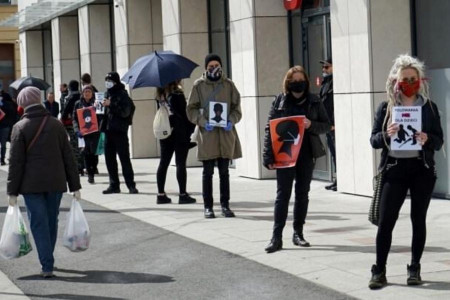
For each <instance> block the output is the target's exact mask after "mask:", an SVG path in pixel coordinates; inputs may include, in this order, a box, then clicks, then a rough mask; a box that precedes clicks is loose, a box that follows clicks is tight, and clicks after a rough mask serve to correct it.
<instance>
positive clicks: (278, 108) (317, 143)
mask: <svg viewBox="0 0 450 300" xmlns="http://www.w3.org/2000/svg"><path fill="white" fill-rule="evenodd" d="M306 97H307V103H308V106H307V112H306V117H307V118H308V119H309V120H310V121H311V126H310V127H309V128H308V129H306V130H305V139H309V142H310V144H311V151H312V155H313V158H319V157H321V156H324V155H325V154H326V152H325V148H324V146H323V144H322V142H321V140H320V137H319V135H320V134H324V133H327V132H328V131H330V130H331V125H330V123H329V120H328V115H327V112H326V110H325V107H324V106H323V103H322V102H321V101H320V99H319V98H318V97H317V96H315V95H313V94H310V93H308V94H307V95H306ZM289 98H290V97H289V95H285V94H279V95H278V96H276V97H275V100H274V101H273V103H272V108H271V110H270V112H269V120H268V122H267V125H266V129H265V131H266V135H265V138H264V151H263V164H264V166H265V167H267V166H268V165H269V164H273V163H274V155H273V150H272V138H271V136H270V126H269V122H270V120H273V119H278V118H283V117H290V116H296V115H299V113H298V112H297V110H296V104H295V103H294V102H293V101H290V100H289ZM305 141H306V140H305ZM305 141H304V142H305Z"/></svg>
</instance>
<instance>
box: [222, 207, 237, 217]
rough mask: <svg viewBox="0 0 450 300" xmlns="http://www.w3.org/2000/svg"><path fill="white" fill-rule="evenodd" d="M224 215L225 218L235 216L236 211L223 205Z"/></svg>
mask: <svg viewBox="0 0 450 300" xmlns="http://www.w3.org/2000/svg"><path fill="white" fill-rule="evenodd" d="M222 216H224V217H225V218H234V217H235V215H234V212H233V211H232V210H231V209H229V208H228V207H222Z"/></svg>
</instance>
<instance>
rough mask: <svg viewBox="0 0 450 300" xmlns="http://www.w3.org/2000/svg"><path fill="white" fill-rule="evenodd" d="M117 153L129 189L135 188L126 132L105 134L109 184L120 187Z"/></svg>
mask: <svg viewBox="0 0 450 300" xmlns="http://www.w3.org/2000/svg"><path fill="white" fill-rule="evenodd" d="M116 155H119V159H120V163H121V165H122V173H123V177H124V178H125V183H126V184H127V187H128V188H129V189H131V188H135V187H136V183H135V182H134V171H133V166H132V165H131V159H130V149H129V142H128V134H127V133H126V132H116V131H114V132H109V131H107V132H106V134H105V161H106V168H107V169H108V174H109V185H110V186H111V187H113V188H119V186H120V181H119V170H118V166H117V158H116Z"/></svg>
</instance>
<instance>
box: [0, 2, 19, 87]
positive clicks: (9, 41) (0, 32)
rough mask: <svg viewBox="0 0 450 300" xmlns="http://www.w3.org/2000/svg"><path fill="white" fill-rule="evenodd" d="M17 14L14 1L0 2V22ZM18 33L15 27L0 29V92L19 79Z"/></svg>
mask: <svg viewBox="0 0 450 300" xmlns="http://www.w3.org/2000/svg"><path fill="white" fill-rule="evenodd" d="M15 13H17V3H16V1H10V0H0V20H2V19H5V18H8V17H10V16H11V15H14V14H15ZM18 39H19V31H18V28H17V27H0V90H1V89H4V90H5V91H8V88H9V84H10V83H11V82H13V81H14V80H15V79H17V78H20V49H19V43H17V41H18Z"/></svg>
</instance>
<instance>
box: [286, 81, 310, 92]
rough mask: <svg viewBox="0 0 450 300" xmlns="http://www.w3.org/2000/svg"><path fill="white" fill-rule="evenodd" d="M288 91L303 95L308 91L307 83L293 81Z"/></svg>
mask: <svg viewBox="0 0 450 300" xmlns="http://www.w3.org/2000/svg"><path fill="white" fill-rule="evenodd" d="M288 89H289V91H291V92H294V93H302V92H304V91H305V90H306V81H304V80H302V81H293V82H289V84H288Z"/></svg>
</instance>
